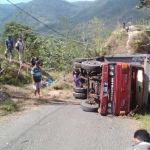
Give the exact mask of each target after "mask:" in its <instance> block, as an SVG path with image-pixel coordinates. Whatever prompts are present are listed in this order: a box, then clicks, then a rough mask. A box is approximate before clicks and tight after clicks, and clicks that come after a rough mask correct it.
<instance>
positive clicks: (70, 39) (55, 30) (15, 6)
mask: <svg viewBox="0 0 150 150" xmlns="http://www.w3.org/2000/svg"><path fill="white" fill-rule="evenodd" d="M7 1H8V2H9V3H11V4H12V5H14V6H15V7H16V8H18V9H19V10H21V11H22V12H24V13H25V14H27V15H28V16H30V17H31V18H33V19H34V20H36V21H38V22H40V23H41V24H43V25H44V26H45V27H47V28H49V29H51V30H52V31H54V32H56V33H57V34H59V35H61V36H62V37H64V38H66V39H68V40H70V41H74V42H77V43H82V44H85V42H81V41H79V40H74V39H70V38H68V37H66V36H65V35H63V34H62V33H60V32H58V31H57V30H55V29H53V28H51V27H50V26H48V25H46V24H45V23H43V22H42V21H40V20H39V19H37V18H35V17H34V16H32V15H31V14H29V13H28V12H26V11H24V10H23V9H21V8H20V7H18V6H17V5H15V4H14V3H12V2H11V1H9V0H7ZM87 44H88V43H87Z"/></svg>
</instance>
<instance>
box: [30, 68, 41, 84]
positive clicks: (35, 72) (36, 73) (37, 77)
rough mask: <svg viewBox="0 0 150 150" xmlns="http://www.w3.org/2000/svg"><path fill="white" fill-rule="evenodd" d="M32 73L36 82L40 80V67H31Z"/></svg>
mask: <svg viewBox="0 0 150 150" xmlns="http://www.w3.org/2000/svg"><path fill="white" fill-rule="evenodd" d="M31 74H32V75H33V78H34V81H35V82H40V81H41V77H42V73H41V70H40V68H36V67H35V66H34V67H33V68H32V69H31Z"/></svg>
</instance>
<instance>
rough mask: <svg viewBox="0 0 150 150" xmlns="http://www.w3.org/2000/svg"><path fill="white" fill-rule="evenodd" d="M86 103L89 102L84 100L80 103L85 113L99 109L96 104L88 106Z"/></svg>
mask: <svg viewBox="0 0 150 150" xmlns="http://www.w3.org/2000/svg"><path fill="white" fill-rule="evenodd" d="M88 102H89V100H84V101H82V102H81V108H82V110H83V111H87V112H97V111H98V108H99V106H98V104H97V103H95V104H89V103H88Z"/></svg>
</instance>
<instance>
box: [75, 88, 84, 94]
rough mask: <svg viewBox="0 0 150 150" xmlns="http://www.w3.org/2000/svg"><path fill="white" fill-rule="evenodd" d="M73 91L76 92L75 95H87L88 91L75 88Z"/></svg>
mask: <svg viewBox="0 0 150 150" xmlns="http://www.w3.org/2000/svg"><path fill="white" fill-rule="evenodd" d="M73 91H74V92H75V93H85V94H86V93H87V89H84V88H78V87H74V88H73Z"/></svg>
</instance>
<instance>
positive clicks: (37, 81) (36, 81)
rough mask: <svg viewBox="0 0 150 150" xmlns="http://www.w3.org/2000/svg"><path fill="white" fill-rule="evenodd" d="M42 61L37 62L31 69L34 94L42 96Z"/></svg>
mask: <svg viewBox="0 0 150 150" xmlns="http://www.w3.org/2000/svg"><path fill="white" fill-rule="evenodd" d="M39 66H40V61H36V62H35V66H34V67H32V69H31V77H32V82H33V89H34V95H35V96H37V94H38V96H39V97H40V88H41V78H42V73H41V69H40V67H39Z"/></svg>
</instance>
